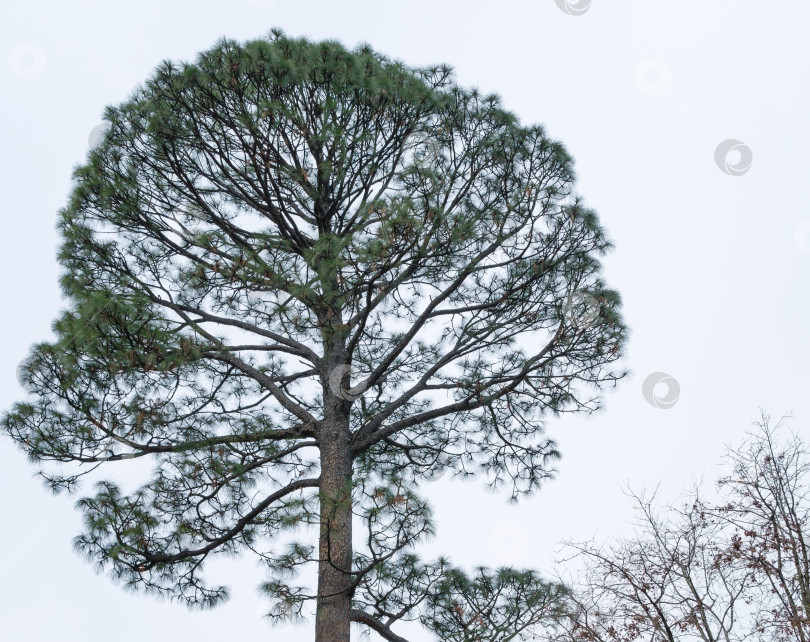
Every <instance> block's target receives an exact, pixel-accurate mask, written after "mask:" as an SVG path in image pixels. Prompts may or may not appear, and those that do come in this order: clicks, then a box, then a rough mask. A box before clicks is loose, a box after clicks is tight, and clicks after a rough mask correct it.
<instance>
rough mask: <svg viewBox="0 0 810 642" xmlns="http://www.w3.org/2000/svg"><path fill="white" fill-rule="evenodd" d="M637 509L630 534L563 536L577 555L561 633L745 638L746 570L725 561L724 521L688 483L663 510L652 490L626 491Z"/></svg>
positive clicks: (626, 638) (605, 637)
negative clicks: (598, 539)
mask: <svg viewBox="0 0 810 642" xmlns="http://www.w3.org/2000/svg"><path fill="white" fill-rule="evenodd" d="M627 493H628V495H629V496H630V497H632V498H633V500H634V502H635V504H636V506H635V508H636V510H637V512H638V519H637V521H636V523H635V526H636V532H635V533H634V535H633V536H631V537H627V538H622V539H619V540H618V541H617V542H615V543H613V544H611V545H608V546H598V545H596V544H595V543H594V542H585V543H568V547H569V548H570V549H571V550H573V551H574V554H575V556H577V557H581V558H582V561H583V562H584V571H583V574H582V580H581V581H580V582H579V583H578V585H577V586H576V588H575V590H574V593H573V596H572V598H571V601H570V609H569V618H568V623H567V627H566V635H567V637H565V638H563V639H565V640H593V641H598V642H608V641H611V642H631V641H636V640H649V641H650V642H659V641H661V642H663V641H667V642H676V641H678V642H682V641H684V640H703V641H705V642H721V641H722V642H735V641H737V642H738V641H740V640H744V639H746V638H748V637H750V628H751V627H750V626H748V625H747V624H746V623H745V620H746V618H747V617H748V616H750V609H748V608H747V607H746V602H745V599H746V590H747V589H748V588H749V587H750V586H751V583H752V572H751V571H750V569H748V568H745V567H743V566H741V565H737V564H733V563H732V557H731V556H730V555H729V552H728V547H727V546H726V545H725V544H724V537H725V535H726V532H725V531H726V530H727V529H728V524H727V522H725V521H723V520H720V519H717V518H716V517H715V516H714V515H713V513H712V512H711V511H710V510H708V509H707V508H706V506H705V504H704V501H703V500H702V498H701V496H700V493H699V489H698V488H696V489H695V490H694V491H693V492H692V493H691V494H690V495H687V496H685V497H684V498H683V500H682V501H681V502H680V503H679V504H677V505H672V506H668V507H666V509H665V510H664V511H661V510H659V509H658V508H657V507H656V502H655V495H656V494H655V493H652V494H646V493H641V494H638V493H635V492H633V491H631V490H628V491H627Z"/></svg>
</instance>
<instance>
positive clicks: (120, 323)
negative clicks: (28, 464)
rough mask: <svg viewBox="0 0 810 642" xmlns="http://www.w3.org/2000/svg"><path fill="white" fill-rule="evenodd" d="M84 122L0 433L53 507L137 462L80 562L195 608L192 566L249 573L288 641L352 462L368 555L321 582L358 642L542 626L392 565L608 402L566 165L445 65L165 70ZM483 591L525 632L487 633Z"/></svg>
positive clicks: (518, 486) (533, 587) (616, 309)
mask: <svg viewBox="0 0 810 642" xmlns="http://www.w3.org/2000/svg"><path fill="white" fill-rule="evenodd" d="M105 118H106V120H107V121H108V122H109V124H110V128H109V130H108V131H107V133H106V134H105V136H104V139H103V141H102V142H101V144H100V145H98V146H97V147H95V148H94V149H93V150H92V151H91V152H90V153H89V155H88V157H87V160H86V162H85V163H84V164H83V165H81V166H79V167H78V168H76V169H75V171H74V187H73V191H72V193H71V195H70V198H69V200H68V203H67V205H66V206H65V207H64V208H63V209H62V210H61V212H60V218H59V231H60V234H61V237H62V243H61V247H60V251H59V261H60V264H61V266H62V274H61V277H60V283H61V286H62V289H63V292H64V294H65V296H66V297H67V299H68V302H69V307H68V309H67V310H66V311H65V312H64V313H63V314H62V315H61V316H60V317H59V319H58V320H57V321H56V322H55V323H54V326H53V330H54V332H55V334H56V340H55V341H53V342H52V343H41V344H38V345H36V346H34V348H33V349H32V351H31V353H30V355H29V357H28V358H27V359H26V361H25V362H24V364H23V366H22V367H21V376H22V378H23V379H24V382H25V385H26V388H27V390H28V392H29V393H30V394H29V398H28V399H27V400H26V401H24V402H21V403H18V404H16V405H15V406H14V407H13V408H12V409H11V410H10V411H9V412H6V413H5V414H4V415H3V417H2V421H1V423H2V427H3V428H4V429H5V431H6V432H7V433H8V434H9V435H10V436H11V438H12V439H14V440H15V441H16V442H17V443H18V444H19V446H20V447H21V448H22V449H23V450H24V451H25V452H26V453H27V454H28V455H29V457H30V458H31V459H32V460H34V461H36V462H38V463H40V464H41V466H42V470H41V474H42V475H43V476H44V478H45V479H46V481H47V482H48V483H49V484H50V486H51V487H52V488H53V489H54V490H57V491H58V490H68V491H71V492H73V491H75V490H76V489H77V488H78V483H79V481H80V478H81V477H82V476H84V475H86V474H89V473H90V472H91V471H94V470H96V469H99V470H98V473H106V472H107V471H108V470H109V471H110V473H111V474H113V475H114V474H115V466H116V462H117V461H120V460H122V459H142V458H146V459H148V460H150V461H152V462H153V463H154V473H153V475H152V477H151V478H150V479H149V480H147V481H146V482H145V483H143V484H142V485H141V486H140V487H138V488H137V489H136V490H135V491H133V492H132V493H130V494H127V493H126V492H124V491H123V490H121V488H120V487H119V486H118V485H116V484H115V483H113V482H111V481H101V482H100V483H99V484H98V485H97V486H96V494H95V495H94V496H90V497H85V498H83V499H82V500H81V501H80V502H79V504H78V507H79V509H80V510H82V511H83V513H84V514H85V519H86V521H85V532H84V533H83V534H82V535H80V536H79V537H78V538H77V540H76V546H77V548H78V549H79V550H81V551H82V552H83V553H85V554H86V555H87V556H88V557H89V558H91V559H93V560H95V561H96V562H97V563H98V564H99V565H101V566H103V567H105V568H109V569H110V571H111V573H112V575H113V576H114V577H115V578H117V579H119V580H120V581H122V582H123V583H124V585H125V586H127V587H129V588H133V589H143V590H146V591H150V592H152V593H155V594H158V595H165V596H167V597H170V598H173V599H178V600H181V601H184V602H185V603H187V604H189V605H197V606H204V607H207V606H212V605H214V604H216V603H218V602H219V601H221V600H222V599H224V598H225V597H226V596H227V593H226V591H225V589H224V588H223V587H214V588H209V587H208V586H207V585H206V583H205V582H204V581H203V579H202V577H201V569H202V562H203V561H204V560H205V559H206V558H207V557H208V556H209V555H217V554H227V555H231V554H237V553H241V552H248V551H249V552H253V553H255V554H257V555H258V556H259V558H260V559H261V560H263V562H264V563H265V564H266V566H267V569H268V572H269V573H270V579H268V581H267V583H266V584H265V585H264V587H263V588H264V590H265V592H266V593H267V594H268V595H270V596H271V597H272V598H273V600H275V601H274V606H273V607H272V608H271V614H272V615H273V616H274V617H288V616H291V617H294V616H296V615H298V614H300V613H301V612H302V610H301V609H302V607H303V605H304V603H306V602H307V601H308V600H311V599H316V597H317V596H316V595H314V594H312V593H311V591H307V590H306V589H305V588H304V587H296V586H293V585H292V584H291V581H292V580H293V578H294V576H295V575H296V573H297V570H298V569H299V568H300V567H302V566H305V565H309V564H319V565H320V568H323V567H324V564H328V563H329V562H330V561H331V560H324V559H322V558H321V557H319V556H321V555H322V550H318V549H317V548H316V547H313V546H311V545H310V544H309V543H307V542H306V541H305V539H306V538H309V537H311V535H312V533H311V529H310V528H309V527H311V526H317V525H318V524H319V523H320V522H321V520H322V518H323V516H322V515H320V513H319V511H320V510H321V508H322V506H321V502H324V501H326V500H327V499H328V497H327V494H326V493H325V492H320V491H323V488H322V487H323V486H324V485H325V483H326V482H325V481H324V479H323V477H324V475H323V471H324V470H325V469H327V468H329V467H330V466H331V467H332V468H335V466H336V465H337V463H340V462H341V461H344V460H345V459H347V458H348V460H350V461H351V475H350V477H351V479H349V480H347V483H348V484H350V485H351V487H352V489H353V491H352V495H351V502H352V506H350V507H348V510H353V511H354V513H355V516H356V518H357V519H358V520H359V521H360V523H361V524H362V525H363V528H364V529H365V530H366V531H367V533H366V534H367V538H366V542H365V544H364V545H363V546H364V548H361V550H357V551H354V552H353V555H351V556H350V557H349V558H348V560H349V561H351V560H354V566H353V568H352V569H341V570H340V572H341V573H343V574H344V575H345V578H344V579H345V581H344V582H343V584H344V589H342V591H343V592H344V593H345V592H347V591H349V590H351V591H354V592H355V596H356V600H355V602H356V604H355V605H356V606H357V608H356V609H355V611H353V615H352V618H353V619H354V620H355V621H358V622H364V623H366V624H367V625H368V626H369V627H371V628H374V629H375V630H377V631H378V632H379V631H380V629H379V627H380V626H382V627H383V628H385V626H387V625H385V624H380V621H378V620H377V619H375V618H377V617H378V616H381V613H382V612H378V611H373V610H372V611H368V612H367V611H362V610H361V609H362V608H364V607H363V605H365V606H366V607H368V608H372V605H373V604H377V602H376V600H379V599H382V597H381V595H380V594H379V593H375V592H374V591H375V590H376V589H374V588H373V585H374V582H377V585H381V584H380V583H382V584H385V583H386V582H389V583H390V582H394V583H395V584H396V586H397V587H398V588H397V591H400V593H399V594H400V597H399V598H396V599H399V600H401V601H402V604H405V603H408V604H411V603H412V602H413V608H416V605H417V604H422V603H424V604H430V608H431V609H432V611H430V612H431V613H432V615H430V616H425V617H428V619H427V620H425V622H426V623H427V625H428V626H429V627H432V628H433V629H434V630H435V631H436V632H437V633H438V634H439V635H440V636H445V637H444V639H459V640H461V639H465V640H466V639H473V638H468V637H464V636H465V635H467V634H468V633H465V631H469V630H475V631H479V628H476V627H478V624H477V620H476V621H472V623H471V621H468V620H465V619H464V618H461V619H458V618H457V619H453V616H452V609H451V606H450V604H451V602H449V601H448V600H450V599H451V598H450V597H449V596H450V595H451V594H453V593H454V592H459V591H460V592H462V593H464V594H465V595H466V597H465V598H464V599H470V600H472V602H470V603H469V605H468V606H467V607H464V608H465V609H472V611H469V613H473V612H478V611H475V609H478V610H479V611H480V615H481V617H484V618H485V620H486V618H487V617H489V618H492V620H491V622H490V621H489V620H486V621H487V622H490V624H488V625H487V626H489V627H490V629H488V630H489V633H486V634H484V633H483V632H479V633H476V634H475V635H479V634H480V635H481V636H484V637H481V639H492V640H502V639H503V640H506V639H509V638H508V636H507V634H506V630H507V628H509V627H512V628H514V627H518V628H520V630H523V627H525V628H526V630H527V631H528V630H529V629H530V628H531V626H533V625H534V624H538V623H541V620H543V619H544V618H546V617H547V615H548V613H550V611H548V609H547V607H548V608H551V607H550V606H548V605H550V604H551V603H552V602H553V601H554V595H556V594H555V591H556V590H557V589H556V588H555V587H552V586H550V585H545V584H543V583H542V582H540V580H539V579H538V578H537V577H536V576H535V575H533V574H530V573H529V574H526V573H523V574H521V573H516V572H512V571H498V572H497V573H496V574H495V575H490V574H487V573H488V572H484V571H479V572H478V573H477V574H476V575H475V577H474V578H473V579H465V576H463V574H461V572H460V571H458V570H454V571H453V572H452V573H449V569H450V567H449V565H448V564H447V563H445V562H444V561H441V560H440V561H438V562H436V563H435V564H432V565H431V564H428V565H422V563H421V562H417V561H416V558H415V557H409V556H410V555H411V553H410V552H409V550H410V548H412V547H413V546H415V544H416V543H418V541H420V539H422V538H424V537H426V536H429V535H430V534H431V533H432V532H433V526H432V522H431V520H430V511H429V507H428V505H427V502H426V501H425V500H424V499H422V498H420V497H419V496H417V494H416V492H417V490H418V489H419V487H420V484H422V483H424V482H426V481H429V480H431V479H436V478H439V477H441V476H442V475H444V474H452V475H457V476H461V477H467V476H478V477H481V478H483V479H484V481H485V482H486V483H487V484H488V485H489V486H490V487H491V488H494V489H500V488H506V489H507V492H508V495H509V497H510V499H512V500H515V501H516V500H517V499H518V498H519V497H522V496H525V495H527V494H530V493H532V492H534V491H536V490H537V489H538V488H539V487H540V486H541V485H542V483H543V482H544V481H546V480H547V479H549V478H550V477H551V476H552V475H553V472H554V468H553V466H554V462H555V461H556V459H557V458H558V457H559V453H558V452H557V450H556V448H555V445H554V442H553V441H552V440H551V439H549V438H548V437H546V436H545V434H544V428H545V425H546V423H547V421H548V419H549V418H550V417H552V416H556V415H560V414H563V413H567V412H591V411H593V410H595V409H596V408H598V406H599V399H600V391H601V389H602V388H604V387H605V386H610V385H614V384H615V383H616V382H617V381H618V380H619V379H621V378H622V377H623V376H624V374H625V372H624V371H623V370H621V369H620V368H617V367H616V366H615V363H616V362H617V360H619V359H620V357H621V355H622V350H623V346H624V342H625V339H626V334H627V330H626V328H625V326H624V324H623V321H622V318H621V314H620V305H621V301H620V297H619V295H618V293H616V292H615V291H613V290H611V289H609V288H608V286H607V285H606V283H605V282H604V281H603V279H602V277H601V265H600V261H599V259H600V257H601V255H603V254H604V253H605V252H606V251H608V250H609V249H610V248H611V244H610V242H609V240H608V239H607V238H606V235H605V233H604V231H603V229H602V228H601V226H600V225H599V222H598V219H597V217H596V214H595V213H594V212H593V211H592V210H590V209H588V208H586V207H585V206H584V205H583V203H582V202H581V200H580V199H579V197H578V196H577V195H576V194H575V192H574V189H573V180H574V175H573V169H572V160H571V158H570V156H569V155H568V154H567V152H566V151H565V149H564V148H563V146H562V145H561V144H560V143H558V142H556V141H554V140H552V139H550V138H549V137H548V136H547V135H546V133H545V131H544V129H543V128H542V127H540V126H537V125H532V126H523V125H521V124H520V123H519V122H518V120H517V118H516V117H515V116H514V115H513V114H511V113H509V112H508V111H506V110H504V109H503V108H502V107H501V104H500V100H499V99H498V97H497V96H484V95H481V94H480V92H478V91H476V90H468V89H464V88H461V87H459V86H458V85H456V84H455V82H454V80H453V78H452V74H451V70H450V69H449V68H448V67H446V66H434V67H426V68H422V69H415V68H410V67H407V66H406V65H404V64H402V63H400V62H397V61H392V60H389V59H387V58H386V57H384V56H382V55H380V54H379V53H377V52H375V51H373V50H372V49H371V48H370V47H368V46H362V47H359V48H357V49H356V50H354V51H349V50H347V49H346V48H345V47H343V46H342V45H340V44H339V43H336V42H310V41H308V40H306V39H292V38H288V37H286V36H284V35H283V34H282V33H280V32H273V33H272V34H271V35H270V37H268V38H266V39H258V40H255V41H251V42H247V43H244V44H239V43H236V42H234V41H231V40H222V41H220V42H219V43H217V45H216V46H214V47H213V48H211V49H210V50H208V51H205V52H203V53H201V54H200V55H199V56H198V57H197V59H196V61H194V62H193V63H190V62H183V63H176V62H170V61H166V62H163V63H162V64H160V65H159V66H158V68H157V69H156V71H155V72H154V74H153V75H152V76H151V77H150V78H149V79H148V80H147V81H146V82H145V84H144V85H143V86H141V87H138V88H137V89H136V90H135V91H134V92H133V94H132V95H131V97H130V98H129V99H128V100H127V101H125V102H123V103H121V104H119V105H116V106H111V107H108V108H107V110H106V112H105ZM575 294H576V295H577V296H579V297H583V296H584V297H587V300H588V301H589V302H590V305H589V306H586V307H587V310H586V311H588V312H590V313H592V314H590V316H588V318H587V322H582V320H581V317H582V315H581V314H580V313H581V312H582V310H579V311H578V312H577V315H579V316H576V318H575V319H574V320H573V321H572V319H571V318H570V317H571V315H570V310H569V308H570V307H571V306H570V305H568V302H569V301H571V300H572V296H573V295H575ZM577 300H579V299H577ZM567 305H568V307H566V306H567ZM580 307H582V306H580ZM340 368H349V371H346V370H343V369H341V370H339V369H340ZM336 372H337V373H338V375H339V376H338V377H335V376H334V374H335V373H336ZM347 372H348V374H347ZM353 380H354V381H353ZM344 387H345V389H344ZM347 390H351V391H352V393H351V394H347V392H346V391H347ZM341 458H343V459H341ZM54 462H56V463H62V464H68V463H73V464H75V466H74V468H72V469H71V471H68V472H65V471H63V470H62V469H61V468H56V469H52V468H51V467H50V466H49V464H51V463H54ZM98 473H97V474H98ZM346 487H347V488H348V487H349V486H348V485H347V486H346ZM327 530H328V529H327ZM323 537H324V534H323V532H322V533H321V538H322V539H321V545H323ZM274 542H275V543H276V548H273V546H272V544H273V543H274ZM277 549H278V550H277ZM279 550H280V551H281V552H278V551H279ZM347 563H348V562H347ZM374 578H376V579H374ZM420 578H421V579H420ZM372 579H374V582H372ZM499 587H500V588H499ZM501 588H502V589H503V591H504V593H503V595H510V596H512V597H510V598H509V599H512V598H514V600H516V601H515V602H514V605H520V609H522V610H523V612H524V613H525V614H528V617H530V618H533V620H532V622H529V621H528V620H525V618H523V616H521V615H520V614H518V613H517V612H516V611H514V610H510V609H511V608H512V607H508V605H504V604H502V602H501V601H500V598H498V599H497V600H495V602H493V604H492V605H491V608H490V607H487V608H489V611H486V609H483V606H482V604H483V603H482V602H480V600H482V599H484V596H486V595H489V594H490V593H491V592H492V591H496V590H501ZM419 591H423V594H422V596H421V599H417V598H418V595H417V594H418V592H419ZM435 591H439V592H438V593H435ZM424 592H426V593H424ZM406 594H407V595H406ZM362 595H365V596H366V597H365V598H364V597H361V596H362ZM499 595H500V593H499ZM408 596H410V597H408ZM385 599H389V598H385ZM390 599H391V600H393V599H394V598H393V597H391V598H390ZM364 600H365V601H364ZM544 600H545V601H544ZM383 602H385V600H383ZM476 605H477V606H476ZM514 605H513V606H514ZM541 606H542V608H541ZM375 608H376V607H375ZM515 608H517V607H515ZM448 609H450V610H449V611H448ZM482 609H483V610H482ZM485 611H486V613H487V614H488V615H483V614H484V612H485ZM465 614H468V611H466V610H465ZM464 617H465V618H466V617H467V615H465V616H464ZM454 627H455V628H454ZM459 627H460V628H459ZM465 627H466V628H465ZM470 627H472V629H470ZM386 631H388V633H386V635H388V634H389V633H390V630H387V629H386ZM391 635H393V634H391ZM486 635H488V636H489V637H486ZM459 636H461V637H459ZM389 639H396V638H389ZM476 639H477V638H476Z"/></svg>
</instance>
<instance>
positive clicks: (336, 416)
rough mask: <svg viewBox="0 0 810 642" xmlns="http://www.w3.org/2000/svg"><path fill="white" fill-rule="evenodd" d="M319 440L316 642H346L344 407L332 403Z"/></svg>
mask: <svg viewBox="0 0 810 642" xmlns="http://www.w3.org/2000/svg"><path fill="white" fill-rule="evenodd" d="M329 410H330V412H329V414H330V415H332V417H331V420H330V421H329V422H328V425H327V426H326V427H325V428H326V429H325V430H324V432H323V436H322V438H321V528H320V544H319V552H320V555H319V560H320V561H319V564H318V601H317V614H316V621H315V640H316V642H348V641H349V629H350V626H349V625H350V611H351V594H350V585H351V581H352V576H351V575H350V574H349V573H348V571H350V570H351V565H352V503H351V482H352V457H351V449H350V443H349V421H348V411H347V410H346V409H342V408H340V407H339V405H338V404H334V406H333V407H332V408H330V409H329Z"/></svg>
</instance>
